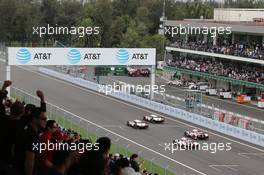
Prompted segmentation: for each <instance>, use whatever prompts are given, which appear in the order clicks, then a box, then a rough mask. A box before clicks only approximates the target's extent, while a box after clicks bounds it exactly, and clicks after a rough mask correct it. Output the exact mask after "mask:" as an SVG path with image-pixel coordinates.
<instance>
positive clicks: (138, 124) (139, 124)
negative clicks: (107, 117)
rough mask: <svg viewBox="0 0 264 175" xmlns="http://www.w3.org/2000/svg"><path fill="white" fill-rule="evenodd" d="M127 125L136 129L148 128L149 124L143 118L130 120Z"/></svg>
mask: <svg viewBox="0 0 264 175" xmlns="http://www.w3.org/2000/svg"><path fill="white" fill-rule="evenodd" d="M127 126H129V127H132V128H135V129H147V128H148V124H147V123H145V122H143V121H141V120H134V121H128V122H127Z"/></svg>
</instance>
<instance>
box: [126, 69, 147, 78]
mask: <svg viewBox="0 0 264 175" xmlns="http://www.w3.org/2000/svg"><path fill="white" fill-rule="evenodd" d="M128 76H130V77H141V76H142V77H149V76H150V70H149V69H147V68H146V69H132V68H131V69H128Z"/></svg>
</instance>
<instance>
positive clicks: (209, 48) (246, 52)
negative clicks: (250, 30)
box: [170, 40, 264, 60]
mask: <svg viewBox="0 0 264 175" xmlns="http://www.w3.org/2000/svg"><path fill="white" fill-rule="evenodd" d="M170 46H172V47H177V48H183V49H191V50H197V51H204V52H211V53H218V54H225V55H233V56H240V57H247V58H253V59H261V60H263V59H264V43H262V44H259V43H256V42H252V43H250V44H249V43H246V42H236V43H234V44H231V43H229V42H223V43H222V44H219V45H213V44H212V43H211V42H205V41H196V42H192V41H188V42H187V43H186V42H184V41H183V40H178V41H175V42H174V43H172V44H171V45H170Z"/></svg>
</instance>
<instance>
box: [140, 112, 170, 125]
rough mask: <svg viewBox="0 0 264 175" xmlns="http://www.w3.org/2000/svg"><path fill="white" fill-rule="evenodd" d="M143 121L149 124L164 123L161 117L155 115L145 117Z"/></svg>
mask: <svg viewBox="0 0 264 175" xmlns="http://www.w3.org/2000/svg"><path fill="white" fill-rule="evenodd" d="M143 120H144V121H147V122H151V123H163V122H164V121H165V119H164V118H163V117H160V116H157V115H155V114H151V115H145V116H144V117H143Z"/></svg>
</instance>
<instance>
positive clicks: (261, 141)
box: [39, 67, 264, 147]
mask: <svg viewBox="0 0 264 175" xmlns="http://www.w3.org/2000/svg"><path fill="white" fill-rule="evenodd" d="M39 71H40V72H42V73H44V74H47V75H50V76H53V77H56V78H58V79H62V80H65V81H68V82H70V83H73V84H76V85H79V86H82V87H85V88H88V89H92V90H94V91H97V92H100V91H99V86H103V85H99V84H96V83H93V82H90V81H87V80H83V79H81V78H73V77H71V76H69V75H65V74H62V73H59V72H56V71H53V70H50V69H46V68H42V67H40V68H39ZM100 88H101V89H102V87H100ZM106 88H107V86H103V89H104V90H106ZM100 93H102V92H100ZM108 95H109V96H112V97H115V98H118V99H121V100H124V101H127V102H130V103H133V104H136V105H139V106H143V107H144V108H148V109H150V110H153V111H157V112H161V113H164V114H167V115H170V116H172V117H174V118H178V119H181V120H185V121H188V122H190V123H193V124H197V125H200V126H203V127H205V128H209V129H212V130H215V131H217V132H220V133H223V134H226V135H229V136H233V137H235V138H238V139H241V140H244V141H247V142H250V143H253V144H256V145H259V146H263V147H264V135H262V134H259V133H256V132H253V131H249V130H246V129H243V128H238V127H235V126H232V125H229V124H226V123H223V122H219V121H216V120H212V119H210V118H207V117H204V116H201V115H198V114H194V113H190V112H187V111H185V110H182V109H178V108H175V107H172V106H168V105H165V104H161V103H158V102H155V101H151V100H149V99H145V98H142V97H138V96H135V95H131V94H128V93H124V92H114V91H112V92H110V93H109V94H108Z"/></svg>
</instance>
